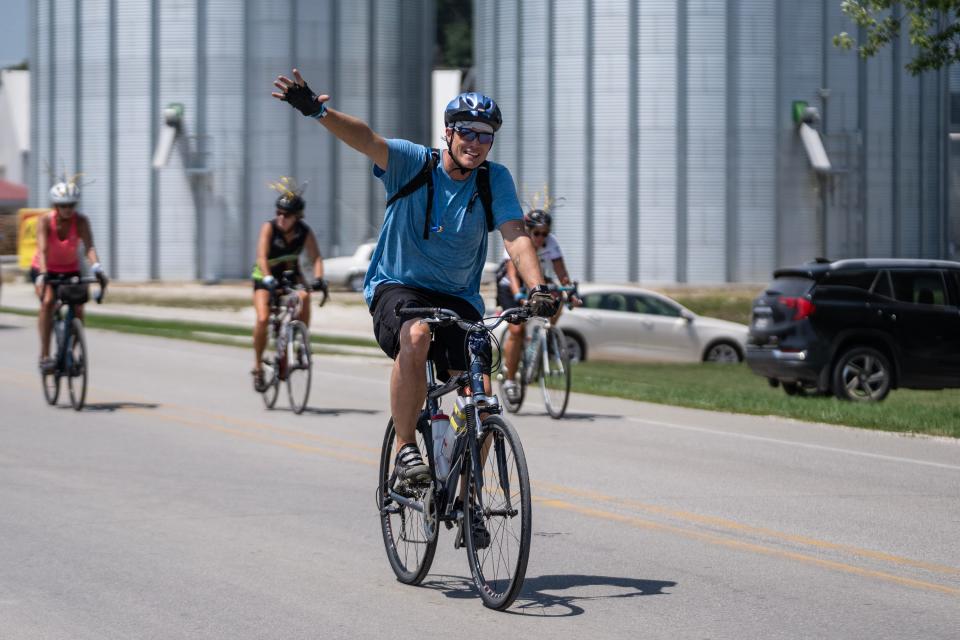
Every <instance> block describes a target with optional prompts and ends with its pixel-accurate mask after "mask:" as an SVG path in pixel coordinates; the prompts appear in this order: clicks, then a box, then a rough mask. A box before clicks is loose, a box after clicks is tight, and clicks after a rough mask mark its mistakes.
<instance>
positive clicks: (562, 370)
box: [540, 327, 571, 419]
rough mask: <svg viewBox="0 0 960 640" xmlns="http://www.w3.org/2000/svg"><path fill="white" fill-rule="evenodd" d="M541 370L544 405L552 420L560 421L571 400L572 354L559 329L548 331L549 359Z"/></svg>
mask: <svg viewBox="0 0 960 640" xmlns="http://www.w3.org/2000/svg"><path fill="white" fill-rule="evenodd" d="M541 357H542V356H541ZM541 369H542V371H541V373H540V388H541V389H542V390H543V403H544V405H546V407H547V413H549V414H550V417H551V418H554V419H560V418H562V417H563V414H564V413H566V411H567V402H569V400H570V382H571V375H570V354H569V352H568V351H567V343H566V340H565V339H564V337H563V334H562V333H560V330H559V329H556V328H553V327H551V328H550V330H549V331H547V358H546V362H545V363H542V366H541Z"/></svg>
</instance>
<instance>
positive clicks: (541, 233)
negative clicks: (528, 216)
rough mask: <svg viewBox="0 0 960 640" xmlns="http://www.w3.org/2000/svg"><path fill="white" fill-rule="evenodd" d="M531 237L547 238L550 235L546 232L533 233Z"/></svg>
mask: <svg viewBox="0 0 960 640" xmlns="http://www.w3.org/2000/svg"><path fill="white" fill-rule="evenodd" d="M530 235H531V236H533V237H534V238H546V237H547V235H548V233H547V232H546V231H531V232H530Z"/></svg>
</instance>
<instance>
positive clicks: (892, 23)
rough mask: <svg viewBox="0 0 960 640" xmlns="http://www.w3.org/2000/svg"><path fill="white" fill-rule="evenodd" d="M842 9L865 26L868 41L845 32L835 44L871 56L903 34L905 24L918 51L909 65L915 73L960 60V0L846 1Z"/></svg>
mask: <svg viewBox="0 0 960 640" xmlns="http://www.w3.org/2000/svg"><path fill="white" fill-rule="evenodd" d="M841 9H842V10H843V12H844V13H845V14H846V15H847V16H849V17H850V19H851V20H853V22H854V24H856V25H857V26H858V27H860V28H862V29H863V34H864V37H865V40H864V41H863V42H857V41H856V40H855V39H854V38H853V37H852V36H851V35H850V34H848V33H846V32H844V33H841V34H840V35H837V36H834V38H833V43H834V44H835V45H836V46H838V47H841V48H843V49H856V50H857V51H858V52H859V54H860V56H861V57H863V58H870V57H872V56H874V55H876V53H877V52H878V51H880V50H881V49H882V48H883V47H884V46H886V45H887V44H889V43H890V42H891V41H892V40H893V39H894V38H898V37H900V34H901V32H902V31H903V27H904V23H906V25H907V33H908V35H909V38H910V42H911V44H913V45H915V46H916V54H915V55H914V57H913V59H912V60H910V62H908V63H907V65H906V68H907V70H908V71H910V73H912V74H914V75H916V74H919V73H922V72H924V71H929V70H932V69H939V68H941V67H945V66H948V65H950V64H951V63H953V62H957V61H960V25H958V24H957V17H958V14H960V0H843V2H842V3H841Z"/></svg>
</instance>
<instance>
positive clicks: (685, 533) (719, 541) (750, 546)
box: [534, 498, 960, 596]
mask: <svg viewBox="0 0 960 640" xmlns="http://www.w3.org/2000/svg"><path fill="white" fill-rule="evenodd" d="M534 501H535V502H537V503H538V504H541V505H543V506H546V507H551V508H554V509H560V510H563V511H572V512H574V513H579V514H581V515H585V516H588V517H591V518H597V519H600V520H609V521H611V522H619V523H622V524H627V525H630V526H634V527H638V528H642V529H650V530H656V531H666V532H670V533H674V534H676V535H679V536H682V537H684V538H691V539H694V540H700V541H702V542H706V543H708V544H714V545H719V546H724V547H730V548H733V549H742V550H745V551H752V552H754V553H759V554H762V555H767V556H777V557H781V558H788V559H790V560H796V561H798V562H802V563H805V564H813V565H817V566H820V567H824V568H827V569H833V570H835V571H841V572H843V573H851V574H854V575H859V576H865V577H869V578H875V579H878V580H884V581H886V582H893V583H896V584H900V585H905V586H909V587H916V588H919V589H925V590H929V591H939V592H941V593H946V594H948V595H951V596H960V589H956V588H953V587H948V586H946V585H941V584H936V583H933V582H925V581H923V580H914V579H913V578H906V577H903V576H898V575H894V574H892V573H885V572H883V571H873V570H871V569H864V568H862V567H857V566H854V565H851V564H846V563H844V562H835V561H833V560H824V559H822V558H815V557H813V556H808V555H805V554H802V553H796V552H793V551H784V550H782V549H775V548H773V547H765V546H762V545H758V544H754V543H751V542H744V541H741V540H734V539H732V538H724V537H721V536H716V535H713V534H709V533H704V532H702V531H696V530H693V529H684V528H682V527H676V526H673V525H669V524H663V523H661V522H654V521H652V520H644V519H642V518H637V517H635V516H628V515H623V514H620V513H612V512H610V511H601V510H599V509H592V508H590V507H581V506H578V505H575V504H572V503H570V502H565V501H563V500H555V499H548V498H534Z"/></svg>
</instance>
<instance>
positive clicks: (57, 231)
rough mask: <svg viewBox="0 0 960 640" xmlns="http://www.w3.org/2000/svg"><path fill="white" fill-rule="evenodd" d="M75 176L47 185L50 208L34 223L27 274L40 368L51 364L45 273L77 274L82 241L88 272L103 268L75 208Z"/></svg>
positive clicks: (80, 313)
mask: <svg viewBox="0 0 960 640" xmlns="http://www.w3.org/2000/svg"><path fill="white" fill-rule="evenodd" d="M75 180H76V179H75V178H74V179H72V180H62V181H60V182H58V183H57V184H55V185H53V187H52V188H51V189H50V202H51V203H52V204H53V210H52V211H51V212H50V213H47V214H44V215H43V216H41V217H40V222H39V223H38V224H37V253H36V255H34V257H33V262H32V263H31V265H30V276H31V278H32V279H33V283H34V286H36V289H37V296H38V297H39V298H40V300H41V304H40V313H39V315H38V316H37V328H38V331H39V333H40V369H41V370H42V371H45V372H46V371H52V370H53V369H54V368H55V363H54V362H53V359H52V358H51V357H50V334H51V332H52V330H53V323H52V320H53V310H54V306H55V304H56V300H55V299H54V297H53V289H52V288H50V287H48V286H46V279H47V274H51V275H53V274H56V275H58V276H79V275H80V255H79V245H80V243H81V242H82V243H83V246H84V248H85V249H86V258H87V260H88V261H89V262H90V273H91V275H93V276H96V277H103V268H102V267H101V266H100V259H99V257H98V256H97V250H96V249H95V248H94V246H93V232H92V231H91V230H90V221H89V220H88V219H87V217H86V216H85V215H83V214H82V213H79V212H78V211H77V210H76V207H77V202H78V201H79V200H80V188H79V187H78V186H77V184H76V182H75ZM77 317H79V318H80V319H81V320H83V307H82V306H79V307H77Z"/></svg>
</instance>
